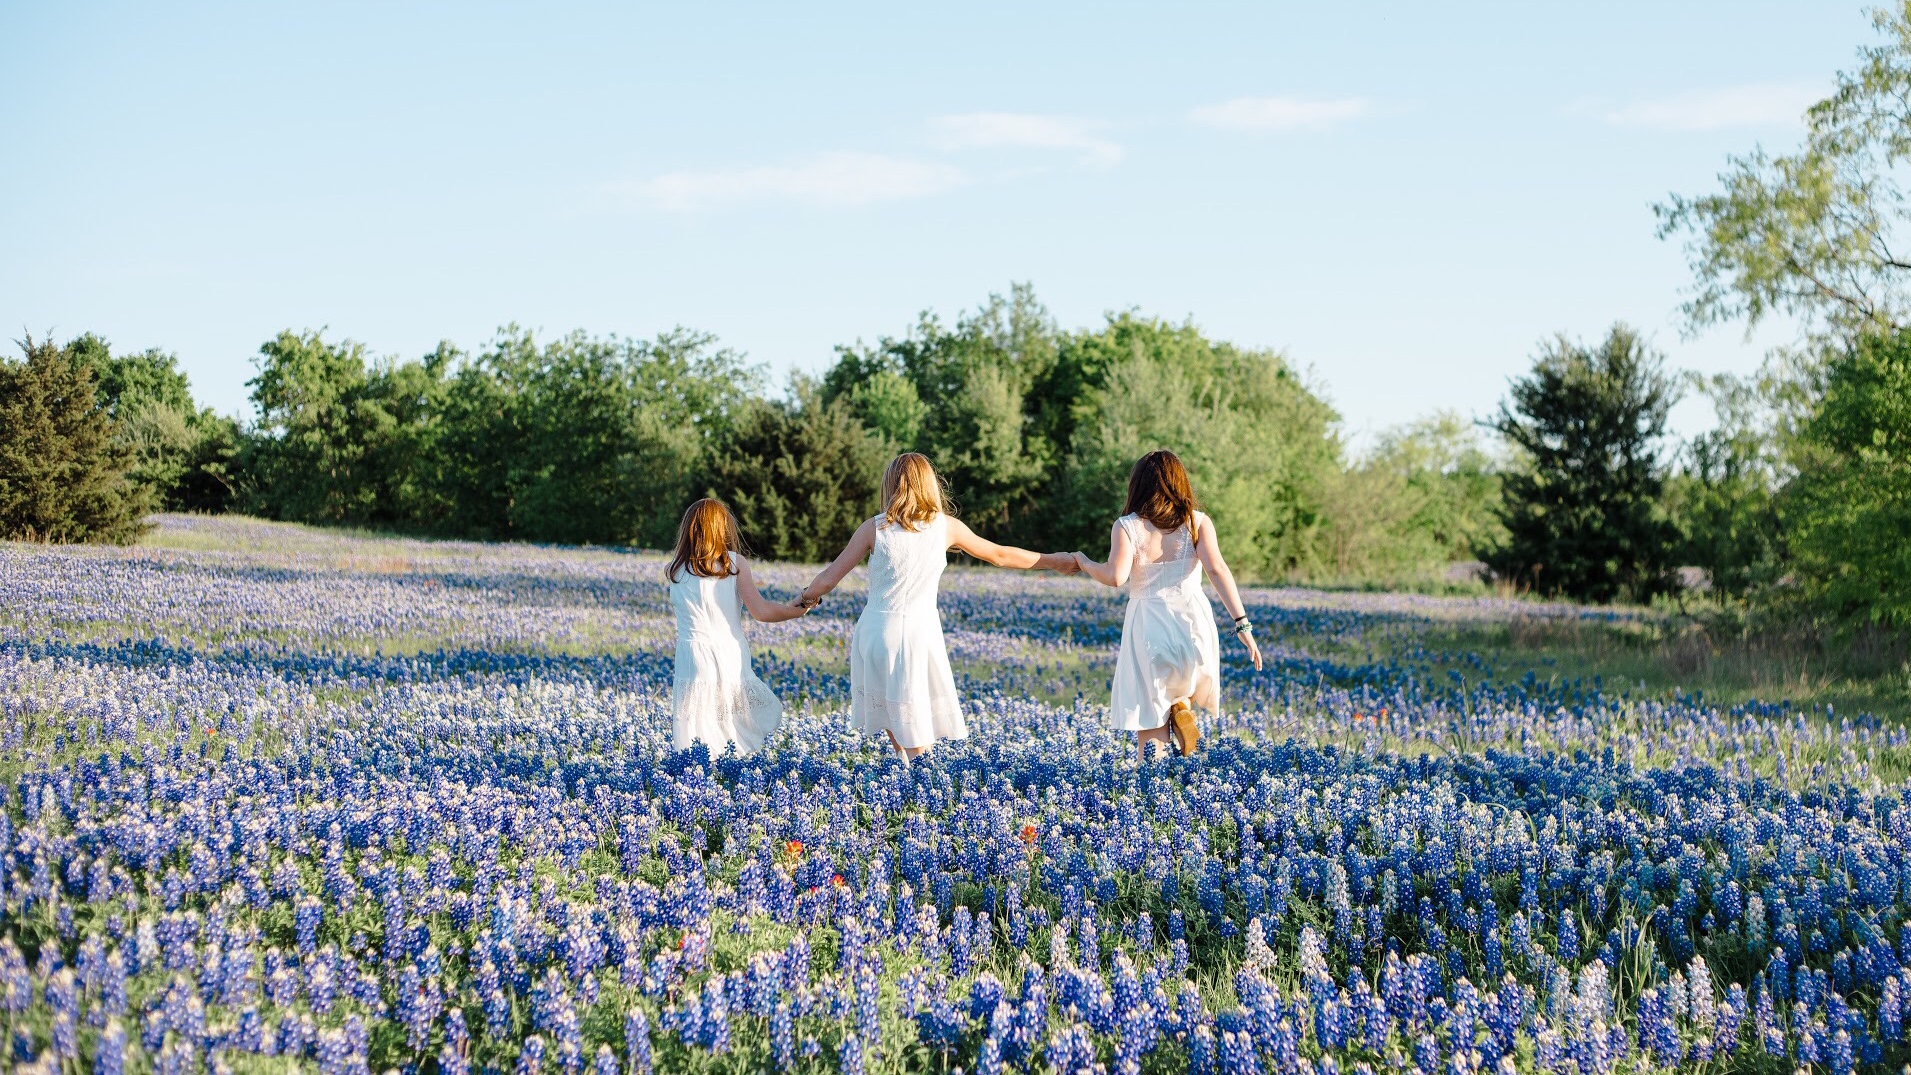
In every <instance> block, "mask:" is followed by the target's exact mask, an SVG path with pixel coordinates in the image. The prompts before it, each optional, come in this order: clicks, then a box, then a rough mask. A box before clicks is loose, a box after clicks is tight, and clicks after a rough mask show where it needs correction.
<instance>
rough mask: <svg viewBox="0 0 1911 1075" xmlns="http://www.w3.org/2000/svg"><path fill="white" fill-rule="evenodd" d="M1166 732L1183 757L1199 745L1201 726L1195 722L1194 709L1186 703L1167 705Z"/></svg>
mask: <svg viewBox="0 0 1911 1075" xmlns="http://www.w3.org/2000/svg"><path fill="white" fill-rule="evenodd" d="M1168 734H1169V736H1170V737H1171V738H1173V739H1174V743H1175V749H1177V750H1179V751H1181V756H1182V757H1184V758H1185V757H1187V756H1188V755H1190V754H1192V753H1194V752H1195V750H1196V748H1198V747H1200V745H1201V728H1200V726H1199V725H1198V724H1196V723H1195V721H1194V710H1192V709H1189V708H1188V703H1186V702H1176V703H1175V704H1173V705H1171V706H1169V707H1168Z"/></svg>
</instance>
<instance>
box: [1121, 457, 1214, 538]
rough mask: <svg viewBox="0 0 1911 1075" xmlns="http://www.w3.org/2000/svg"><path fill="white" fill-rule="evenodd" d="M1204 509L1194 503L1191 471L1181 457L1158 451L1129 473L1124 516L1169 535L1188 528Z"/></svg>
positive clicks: (1143, 458)
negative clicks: (1197, 514)
mask: <svg viewBox="0 0 1911 1075" xmlns="http://www.w3.org/2000/svg"><path fill="white" fill-rule="evenodd" d="M1199 510H1201V505H1200V504H1199V503H1197V502H1196V501H1195V499H1194V486H1193V485H1192V484H1191V483H1190V482H1189V481H1188V468H1186V467H1184V466H1182V465H1181V457H1180V456H1178V455H1176V454H1174V453H1173V452H1171V451H1168V450H1167V449H1166V448H1159V449H1156V450H1155V451H1152V452H1149V453H1148V454H1147V455H1144V456H1142V457H1141V458H1140V459H1137V460H1135V469H1133V470H1131V471H1129V472H1128V504H1127V506H1126V507H1124V508H1122V509H1121V511H1122V514H1123V515H1139V516H1141V517H1142V518H1143V519H1146V520H1148V521H1149V522H1150V523H1153V524H1154V527H1155V529H1156V530H1160V531H1163V532H1167V531H1170V530H1178V529H1180V528H1181V527H1184V526H1187V525H1188V524H1189V523H1190V522H1192V521H1193V520H1194V513H1195V512H1197V511H1199Z"/></svg>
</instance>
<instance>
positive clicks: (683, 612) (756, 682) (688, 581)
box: [670, 568, 783, 757]
mask: <svg viewBox="0 0 1911 1075" xmlns="http://www.w3.org/2000/svg"><path fill="white" fill-rule="evenodd" d="M670 608H671V610H672V611H673V612H675V613H676V614H677V669H676V675H675V677H674V678H673V679H672V680H671V684H670V741H671V744H672V745H673V746H675V747H676V748H677V749H678V750H683V749H685V748H686V747H688V746H690V744H691V743H693V742H695V741H696V740H699V739H701V740H703V742H704V743H705V744H706V745H708V746H709V748H710V754H711V756H713V757H714V756H716V755H719V754H722V753H723V751H724V748H725V747H727V746H729V745H730V744H731V743H735V744H736V747H737V752H738V753H739V754H749V753H752V752H753V751H755V750H756V749H757V748H758V747H760V746H762V745H763V740H764V739H766V738H768V737H769V735H770V733H772V732H774V731H776V726H777V724H778V723H779V722H780V721H781V720H782V718H783V703H781V702H779V701H777V699H776V695H775V693H774V692H772V691H771V690H770V688H769V686H768V685H767V684H765V683H764V682H763V681H762V680H760V679H758V678H757V677H756V673H755V672H754V671H752V670H751V669H750V645H749V643H748V642H746V641H744V638H743V602H742V599H741V598H739V597H738V596H737V577H736V576H735V575H731V576H729V577H727V578H721V579H711V578H704V577H703V576H701V575H697V574H693V573H692V572H691V571H690V569H689V568H684V569H683V570H682V571H680V572H678V574H677V580H676V581H675V582H672V583H670Z"/></svg>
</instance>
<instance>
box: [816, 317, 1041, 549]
mask: <svg viewBox="0 0 1911 1075" xmlns="http://www.w3.org/2000/svg"><path fill="white" fill-rule="evenodd" d="M1059 340H1060V333H1059V331H1058V330H1057V329H1056V327H1055V323H1054V320H1053V319H1052V318H1051V317H1050V316H1049V314H1048V311H1047V310H1046V309H1045V308H1044V307H1043V306H1042V305H1041V303H1040V302H1038V301H1036V298H1035V293H1034V290H1033V289H1032V288H1030V287H1029V286H1028V285H1027V284H1017V285H1015V286H1013V287H1012V288H1011V289H1010V292H1009V294H1008V295H1007V296H1002V295H991V296H989V301H988V302H987V303H985V304H984V305H983V306H982V307H981V308H979V309H977V310H975V311H973V312H970V313H967V314H964V315H962V316H961V317H959V318H957V320H956V323H955V325H954V326H953V327H945V326H944V325H943V323H942V322H941V321H940V320H939V319H938V318H937V317H936V316H935V315H934V314H932V313H927V312H925V313H924V314H922V316H921V317H920V318H919V319H918V320H917V323H916V326H915V328H914V329H913V330H911V332H910V333H909V334H908V335H907V336H905V337H903V338H901V339H896V338H891V337H883V338H881V339H879V340H878V341H877V343H876V345H875V346H874V347H862V346H860V345H859V346H857V347H843V348H838V361H837V364H836V366H835V367H834V368H833V369H831V370H830V371H829V373H828V374H826V375H825V376H824V378H823V383H822V386H821V395H822V398H823V400H824V402H825V403H829V402H833V401H835V400H837V399H842V400H844V401H845V402H846V403H847V404H848V406H849V408H850V410H851V412H852V413H853V414H854V415H855V416H856V417H857V418H858V419H859V420H860V421H861V422H862V423H863V425H864V426H865V427H866V428H868V429H871V430H873V431H875V432H876V433H878V434H879V435H880V436H881V438H882V440H883V442H884V447H885V448H887V449H891V450H903V449H913V450H916V451H920V452H923V453H924V454H926V455H927V456H929V458H930V460H931V461H933V462H934V463H935V465H936V469H937V470H938V471H940V472H941V473H942V474H943V476H944V477H946V478H947V479H948V481H949V486H950V489H951V491H952V493H953V494H954V496H955V499H956V501H957V504H958V505H959V507H960V509H961V511H962V514H963V515H964V517H966V518H967V519H968V520H969V521H970V522H971V523H972V524H973V525H975V526H976V527H977V528H978V529H980V530H982V531H983V532H984V533H988V534H990V535H992V536H995V537H999V538H1002V539H1004V540H1023V539H1026V538H1027V537H1028V536H1029V535H1030V534H1032V533H1038V532H1040V530H1041V528H1042V525H1043V524H1042V523H1041V522H1040V521H1039V519H1038V518H1037V517H1038V516H1042V515H1045V514H1046V508H1045V506H1044V501H1045V499H1046V497H1045V496H1044V491H1045V486H1046V485H1047V483H1048V482H1049V480H1050V478H1051V476H1052V467H1053V464H1054V463H1055V462H1057V461H1058V460H1059V459H1060V455H1059V453H1058V452H1057V451H1056V450H1055V446H1054V445H1053V444H1052V443H1051V442H1050V441H1049V440H1048V439H1047V438H1046V437H1045V436H1044V435H1043V432H1042V429H1041V424H1040V422H1039V420H1038V415H1039V414H1040V412H1041V411H1042V410H1043V408H1044V407H1045V406H1050V405H1053V400H1052V399H1050V398H1048V397H1046V396H1044V395H1043V394H1042V393H1041V392H1040V391H1038V388H1039V387H1040V386H1042V385H1043V383H1044V380H1045V378H1047V377H1048V375H1049V373H1050V371H1051V369H1052V367H1053V366H1054V364H1055V362H1056V357H1057V348H1058V346H1059ZM902 382H906V383H907V385H908V388H906V389H905V388H904V387H902Z"/></svg>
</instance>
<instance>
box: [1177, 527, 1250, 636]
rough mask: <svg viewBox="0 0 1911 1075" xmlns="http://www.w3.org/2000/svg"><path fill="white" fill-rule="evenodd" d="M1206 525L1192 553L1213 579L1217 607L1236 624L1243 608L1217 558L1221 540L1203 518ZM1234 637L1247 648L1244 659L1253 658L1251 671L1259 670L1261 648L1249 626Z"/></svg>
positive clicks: (1225, 565) (1223, 561)
mask: <svg viewBox="0 0 1911 1075" xmlns="http://www.w3.org/2000/svg"><path fill="white" fill-rule="evenodd" d="M1204 521H1205V522H1206V523H1207V525H1206V526H1203V527H1202V528H1201V532H1200V533H1199V534H1197V535H1195V541H1194V554H1195V555H1196V556H1198V557H1200V558H1201V566H1202V567H1205V568H1207V569H1208V577H1209V578H1211V579H1213V580H1214V589H1215V592H1216V593H1218V594H1220V595H1221V606H1222V607H1223V608H1225V609H1227V610H1228V618H1229V619H1232V620H1233V621H1234V622H1235V623H1237V624H1238V623H1240V622H1242V621H1243V620H1244V619H1246V618H1247V606H1246V605H1245V604H1243V603H1242V602H1241V591H1240V589H1239V588H1237V587H1236V586H1235V585H1234V572H1232V571H1230V570H1228V562H1227V560H1226V559H1224V558H1223V557H1222V556H1221V539H1220V538H1219V537H1217V536H1216V535H1215V533H1214V522H1213V520H1211V519H1204ZM1234 637H1236V638H1238V639H1240V640H1241V644H1242V645H1244V646H1246V647H1247V652H1248V656H1250V657H1252V658H1254V670H1255V671H1256V672H1258V671H1260V670H1261V647H1259V646H1257V645H1255V644H1254V630H1253V628H1252V626H1250V627H1249V628H1248V630H1246V631H1240V630H1236V631H1235V633H1234Z"/></svg>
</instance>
